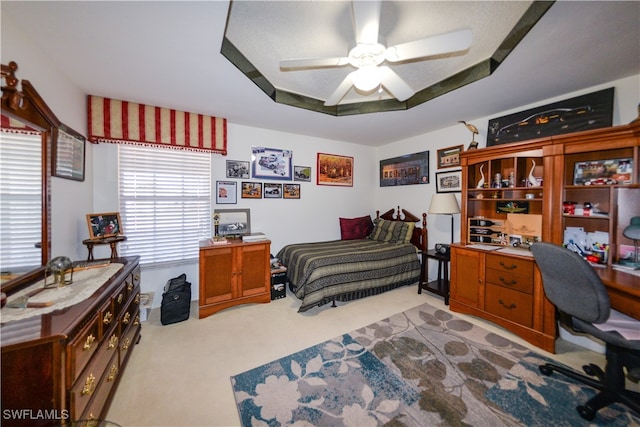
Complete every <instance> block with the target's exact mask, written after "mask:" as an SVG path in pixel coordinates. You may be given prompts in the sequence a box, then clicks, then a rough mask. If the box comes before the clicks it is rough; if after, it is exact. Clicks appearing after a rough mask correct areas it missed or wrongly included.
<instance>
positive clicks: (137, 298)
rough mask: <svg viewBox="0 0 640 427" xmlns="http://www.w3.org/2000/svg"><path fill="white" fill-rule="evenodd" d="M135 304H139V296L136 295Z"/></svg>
mask: <svg viewBox="0 0 640 427" xmlns="http://www.w3.org/2000/svg"><path fill="white" fill-rule="evenodd" d="M135 303H136V304H140V294H137V295H136V299H135Z"/></svg>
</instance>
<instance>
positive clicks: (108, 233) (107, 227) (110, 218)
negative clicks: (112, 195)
mask: <svg viewBox="0 0 640 427" xmlns="http://www.w3.org/2000/svg"><path fill="white" fill-rule="evenodd" d="M87 226H88V227H89V238H90V239H92V240H95V239H103V238H106V237H114V236H118V235H121V234H124V230H123V229H122V220H121V219H120V213H119V212H107V213H94V214H87Z"/></svg>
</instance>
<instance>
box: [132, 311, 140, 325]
mask: <svg viewBox="0 0 640 427" xmlns="http://www.w3.org/2000/svg"><path fill="white" fill-rule="evenodd" d="M133 324H134V325H135V326H138V325H139V324H140V314H136V318H135V319H134V320H133Z"/></svg>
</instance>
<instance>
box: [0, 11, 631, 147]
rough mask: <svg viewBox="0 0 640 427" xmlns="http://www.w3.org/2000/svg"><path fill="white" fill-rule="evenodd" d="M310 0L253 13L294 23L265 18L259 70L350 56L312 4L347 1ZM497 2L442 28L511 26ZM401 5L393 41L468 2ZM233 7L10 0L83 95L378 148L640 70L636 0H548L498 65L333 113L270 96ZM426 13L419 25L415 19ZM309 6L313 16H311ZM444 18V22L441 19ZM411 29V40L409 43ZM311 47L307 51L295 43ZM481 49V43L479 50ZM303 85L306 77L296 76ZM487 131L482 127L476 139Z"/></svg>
mask: <svg viewBox="0 0 640 427" xmlns="http://www.w3.org/2000/svg"><path fill="white" fill-rule="evenodd" d="M305 3H307V2H282V3H281V4H278V5H277V6H278V7H277V8H276V9H277V10H278V11H279V12H278V13H279V15H278V17H275V16H270V15H269V13H272V12H269V11H268V10H269V8H263V9H264V10H261V11H260V12H259V13H258V14H257V16H258V17H259V18H260V19H258V21H257V22H262V23H263V24H264V23H268V24H269V25H271V24H273V23H276V24H277V27H278V29H279V30H280V29H282V28H286V30H287V31H290V32H291V33H290V35H286V36H285V35H284V34H285V33H283V35H282V36H275V35H274V34H275V33H274V34H271V32H270V31H269V29H268V28H269V25H262V26H261V27H260V28H256V33H255V37H257V39H256V40H257V41H266V42H261V43H260V48H259V49H258V50H259V51H260V52H262V51H264V52H265V58H266V59H262V60H260V59H259V58H255V59H254V60H255V63H254V66H256V68H258V69H259V70H260V66H259V65H258V62H260V63H261V64H262V63H263V62H265V63H266V62H268V61H269V59H268V58H277V56H279V55H287V56H288V55H292V56H293V55H295V57H307V56H313V57H315V56H324V55H332V56H342V55H344V54H345V53H346V52H345V51H344V50H345V46H344V43H348V39H349V37H350V34H351V33H349V31H350V29H349V26H350V19H351V18H350V15H349V8H348V7H344V4H342V5H341V6H339V4H337V3H336V2H323V1H316V2H310V3H312V5H313V7H316V8H320V9H322V8H323V6H327V8H328V9H326V10H327V11H329V7H330V6H331V8H330V10H331V11H334V12H324V13H325V14H326V13H335V11H340V10H342V11H344V12H345V13H346V15H344V13H342V14H339V15H338V16H334V18H333V19H334V20H336V21H337V22H338V24H336V25H337V26H336V27H332V28H330V29H325V26H324V23H325V22H326V20H324V19H320V16H324V15H321V14H320V12H315V13H314V14H311V15H309V14H308V13H306V14H305V13H301V8H304V7H307V6H309V5H306V6H305ZM500 3H502V2H475V3H471V4H470V5H469V6H470V7H469V8H465V9H464V10H462V11H461V10H457V11H456V14H454V19H455V22H454V24H447V25H449V27H451V26H452V25H453V26H456V27H457V28H459V27H461V26H467V25H468V26H474V28H475V27H477V23H476V22H475V20H476V19H478V20H482V19H488V20H489V21H490V25H491V27H492V28H494V29H495V31H496V32H495V34H494V35H493V36H492V35H491V34H489V33H486V32H483V31H481V30H474V40H480V39H483V38H491V37H493V38H494V39H496V38H500V37H503V36H504V33H505V32H507V31H509V30H510V29H511V28H510V26H511V25H512V24H508V25H507V26H508V27H509V28H505V25H504V24H503V22H502V21H501V20H500V19H496V16H497V15H496V14H495V13H494V8H495V7H496V6H499V5H500ZM285 5H286V6H287V7H288V8H289V7H290V8H291V10H290V11H289V12H288V14H289V15H288V17H286V18H283V17H282V16H281V15H280V14H282V13H284V12H282V10H283V7H281V6H285ZM394 5H395V6H397V7H392V6H394ZM263 6H265V5H263ZM401 6H402V7H401ZM405 6H406V5H403V4H399V3H394V4H392V5H385V6H384V7H383V11H382V14H383V16H382V18H381V28H380V31H381V33H384V34H383V36H384V37H385V38H387V41H388V42H389V43H388V44H393V43H397V42H403V41H411V40H413V39H417V38H420V37H425V36H427V35H428V33H425V32H424V30H423V29H422V27H426V26H428V25H427V23H434V25H436V24H437V25H440V24H438V22H440V21H444V20H443V19H441V20H438V19H435V18H434V17H433V15H434V14H435V11H436V10H439V9H450V7H449V6H455V7H459V3H458V4H457V3H456V2H436V3H435V5H434V3H429V4H428V5H427V4H423V2H420V3H417V4H416V6H418V10H420V11H421V12H419V13H418V12H416V13H410V14H409V15H410V16H409V17H408V18H407V19H409V21H406V19H405V18H404V13H400V11H404V10H405V9H404V8H405ZM436 6H437V7H436ZM471 6H473V8H472V7H471ZM478 6H481V7H479V8H478ZM228 7H229V3H228V2H226V1H207V2H204V1H200V2H186V1H185V2H165V1H159V2H156V1H142V2H98V1H85V2H66V1H64V2H55V1H48V2H28V1H7V0H2V2H1V8H2V9H1V11H2V20H3V21H4V20H5V19H9V20H11V21H13V22H14V23H15V24H16V25H17V26H19V27H23V28H27V27H29V33H28V34H29V36H28V37H30V38H32V41H33V43H35V44H36V45H38V46H39V47H40V48H41V49H42V50H44V51H45V52H47V53H48V54H49V55H50V57H51V61H52V63H53V64H55V66H57V67H58V68H59V69H60V70H62V72H63V73H65V74H66V75H67V76H68V77H69V78H70V80H72V81H73V82H75V83H76V84H77V85H78V86H79V87H80V88H81V89H82V90H84V91H85V92H86V93H87V94H93V95H99V96H106V97H111V98H116V99H124V100H128V101H132V102H138V103H144V104H151V105H158V106H162V107H168V108H175V109H180V110H185V111H189V112H194V113H202V114H208V115H213V116H218V117H225V118H227V119H228V120H229V122H230V123H235V124H241V125H247V126H254V127H259V128H267V129H274V130H280V131H284V132H290V133H295V134H301V135H312V136H315V137H320V138H328V139H334V140H341V141H348V142H354V143H358V144H366V145H370V146H380V145H384V144H387V143H390V142H393V141H398V140H402V139H406V138H409V137H412V136H415V135H420V134H423V133H427V132H430V131H433V130H436V129H440V128H443V127H448V126H451V125H453V124H455V123H456V122H457V121H458V120H467V121H471V122H473V119H474V118H479V117H486V116H491V115H494V114H498V113H501V112H503V111H507V110H511V109H514V108H516V109H517V108H518V107H520V106H524V105H528V104H532V103H537V102H542V101H544V100H545V99H548V98H552V97H556V96H558V95H561V94H567V93H570V92H574V91H577V90H581V89H584V88H588V87H591V86H596V85H599V84H602V83H606V82H609V81H612V80H617V79H620V78H624V77H628V76H631V75H636V74H640V2H637V1H626V2H609V1H606V2H596V1H587V2H574V1H561V2H557V3H555V4H554V5H553V6H552V7H551V8H550V9H549V11H548V12H547V13H546V14H545V15H544V16H543V17H542V19H541V20H540V21H539V22H538V23H537V25H536V26H535V27H534V28H533V29H532V30H531V31H530V32H529V33H528V34H527V35H526V36H525V37H524V39H523V40H522V41H521V42H520V43H519V44H518V45H517V46H516V48H515V49H514V50H513V52H511V54H510V55H509V56H508V57H507V58H506V59H505V61H504V62H503V63H502V65H500V67H499V68H498V69H497V71H496V72H495V73H494V74H493V75H491V76H489V77H487V78H485V79H482V80H479V81H477V82H474V83H471V84H469V85H467V86H464V87H462V88H460V89H457V90H455V91H453V92H450V93H447V94H445V95H442V96H440V97H438V98H435V99H433V100H431V101H428V102H426V103H423V104H420V105H418V106H415V107H413V108H410V109H408V110H405V111H395V112H384V113H370V114H360V115H350V116H341V117H335V116H331V115H327V114H323V113H318V112H314V111H309V110H305V109H300V108H296V107H293V106H287V105H283V104H279V103H276V102H274V101H273V100H272V99H271V98H269V97H268V96H267V95H266V94H265V93H264V92H263V91H262V90H261V89H260V88H259V87H258V86H256V85H255V84H254V83H253V82H252V81H251V80H250V79H248V78H247V77H246V76H245V75H244V74H243V73H242V72H240V71H239V70H238V69H237V68H236V67H235V66H234V65H233V64H231V63H230V62H229V61H228V60H227V59H226V58H225V57H224V56H222V55H221V54H220V48H221V44H222V39H223V35H224V30H225V23H226V19H227V12H228ZM521 8H522V4H517V3H516V4H515V5H512V6H511V9H513V10H518V9H521ZM385 10H387V11H389V10H391V11H394V10H395V11H396V13H395V15H393V16H392V18H393V19H391V18H388V19H387V20H386V21H385ZM422 15H424V16H425V21H424V22H425V24H424V25H421V22H422V21H421V19H419V17H420V16H422ZM386 16H388V15H386ZM309 17H311V18H314V17H316V18H317V19H315V20H314V19H311V20H310V21H309V20H308V18H309ZM470 18H471V19H470ZM503 21H504V20H503ZM440 23H441V22H440ZM321 24H322V25H321ZM429 25H431V24H429ZM447 25H444V24H442V28H447ZM265 28H266V29H265ZM336 29H337V32H336ZM265 31H266V32H265ZM351 31H352V30H351ZM437 32H438V31H436V33H437ZM25 34H27V33H25ZM278 34H280V33H278ZM242 37H243V38H244V37H245V35H243V36H242ZM406 37H409V40H404V38H406ZM302 49H305V52H300V53H298V52H299V51H300V50H302ZM473 49H474V48H473V45H472V48H471V49H470V53H471V51H473ZM247 50H250V49H247ZM294 51H295V52H294ZM270 53H271V54H273V56H270V55H269V54H270ZM249 54H253V55H256V54H255V53H251V52H249ZM7 59H8V60H10V59H11V58H7ZM279 59H285V58H284V57H283V58H277V60H279ZM3 60H4V58H3ZM275 60H276V59H273V60H272V61H275ZM435 61H437V60H435ZM435 61H433V62H435ZM18 65H20V64H18ZM409 65H415V64H409ZM431 65H433V64H431ZM263 66H265V67H266V65H263ZM402 66H403V67H408V66H407V65H402ZM438 66H441V64H440V65H438V64H436V67H438ZM419 67H422V68H417V70H418V73H417V74H415V71H414V70H416V69H414V68H412V69H411V71H407V72H406V74H405V75H403V77H404V78H406V79H407V80H410V81H412V82H413V81H415V79H417V78H418V77H416V76H418V75H419V76H422V75H430V74H429V73H428V72H427V69H425V68H424V67H427V65H426V64H420V65H419ZM20 71H22V70H20ZM20 71H19V72H18V76H19V77H21V73H20ZM24 71H25V78H28V72H27V71H26V70H24ZM260 72H261V73H263V74H264V75H265V76H266V77H267V78H271V79H273V80H274V81H273V82H271V83H272V84H274V85H278V86H283V87H284V86H288V87H287V89H288V90H291V91H293V92H297V93H303V94H305V95H308V96H314V97H318V98H322V97H323V96H324V97H326V96H328V95H327V94H326V92H327V91H328V92H329V93H331V92H332V91H333V89H335V85H337V84H338V83H339V82H340V81H341V80H342V78H343V77H339V76H338V77H330V76H329V74H331V73H325V74H326V75H323V76H322V77H312V78H311V81H312V82H315V83H318V84H317V85H307V86H305V84H304V83H305V79H309V77H305V76H302V75H301V72H286V76H285V75H284V74H285V73H284V72H281V71H279V70H275V71H274V70H268V69H265V70H264V71H263V70H260ZM343 72H344V71H343ZM278 73H279V74H278ZM296 73H297V74H296ZM302 73H306V72H302ZM414 74H415V75H414ZM420 78H422V77H420ZM336 79H337V80H336ZM334 80H336V83H335V85H334V83H333V81H334ZM294 83H295V85H297V86H292V85H294ZM419 84H423V83H419ZM425 84H430V83H425ZM307 87H308V89H307ZM294 89H295V90H294ZM638 96H639V97H640V94H638ZM485 137H486V135H481V136H480V140H483V139H484V138H485Z"/></svg>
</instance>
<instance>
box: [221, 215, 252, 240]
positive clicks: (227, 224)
mask: <svg viewBox="0 0 640 427" xmlns="http://www.w3.org/2000/svg"><path fill="white" fill-rule="evenodd" d="M213 214H214V215H218V218H220V219H219V221H220V222H219V224H218V235H220V236H241V235H243V234H247V233H251V211H250V210H249V209H215V210H214V211H213Z"/></svg>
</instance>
